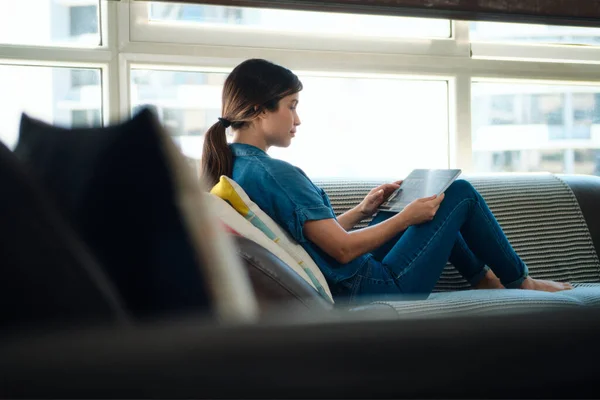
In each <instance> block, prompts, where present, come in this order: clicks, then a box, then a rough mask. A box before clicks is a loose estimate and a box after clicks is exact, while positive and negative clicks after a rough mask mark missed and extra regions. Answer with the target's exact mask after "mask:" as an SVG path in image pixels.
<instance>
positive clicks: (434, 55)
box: [0, 0, 600, 179]
mask: <svg viewBox="0 0 600 400" xmlns="http://www.w3.org/2000/svg"><path fill="white" fill-rule="evenodd" d="M34 10H35V12H34ZM102 36H106V37H105V39H106V40H101V39H102ZM253 57H256V58H266V59H269V60H272V61H274V62H277V63H279V64H281V65H283V66H286V67H288V68H290V69H292V70H293V71H294V72H296V73H297V74H299V75H300V76H301V78H302V79H303V81H304V83H305V90H304V91H303V93H301V96H300V97H301V103H300V106H299V108H298V111H299V113H300V117H301V118H302V121H303V124H302V127H300V129H299V131H298V135H297V136H296V138H295V139H294V145H293V146H292V147H290V148H289V149H285V150H281V149H272V154H273V156H277V157H280V158H284V159H286V160H288V161H290V162H292V163H294V164H296V165H298V166H300V167H302V168H303V169H304V170H305V171H306V172H307V173H308V174H309V175H310V176H311V177H315V178H316V177H348V176H350V177H353V178H368V177H374V178H378V179H380V178H389V179H398V178H401V177H402V176H404V175H405V174H406V173H408V171H410V170H411V169H413V168H416V167H440V168H447V167H451V168H454V167H456V168H461V169H463V171H465V173H477V172H490V171H504V172H510V171H515V172H517V171H519V172H523V171H550V172H566V173H570V172H577V173H593V174H597V175H600V167H599V166H600V128H598V127H599V125H600V74H599V71H600V68H598V66H599V65H600V29H598V28H577V27H560V26H542V25H531V24H500V23H491V22H477V23H470V22H464V21H449V20H439V19H425V18H405V17H389V16H374V15H352V14H342V13H326V12H302V11H286V10H275V9H264V8H244V7H237V6H229V7H224V6H215V5H207V4H206V5H201V4H189V3H185V2H183V1H181V2H180V3H176V2H172V1H137V0H121V1H111V0H6V1H3V0H1V1H0V139H1V140H3V141H5V142H7V143H8V144H9V145H11V146H12V145H14V143H15V141H16V135H17V131H18V124H19V115H20V113H21V112H22V111H27V112H29V113H30V114H32V115H33V116H34V117H38V118H40V119H43V120H45V121H47V122H53V123H57V124H62V125H67V126H71V125H85V126H90V125H99V124H101V123H102V122H105V121H120V120H123V119H125V118H128V117H129V116H130V115H131V114H132V113H135V112H137V110H139V109H140V108H141V107H143V106H150V107H152V108H153V109H154V110H155V111H156V113H157V114H158V116H159V118H160V119H161V121H162V122H163V123H164V125H165V126H166V128H167V129H168V132H169V133H170V135H171V136H172V138H173V140H174V142H175V143H177V145H178V146H179V147H180V148H181V149H182V151H183V153H184V154H185V155H187V156H188V157H189V158H190V160H195V161H194V162H196V163H197V161H198V160H199V159H200V157H201V150H202V143H203V136H204V133H205V132H206V131H207V130H208V128H209V127H210V126H211V125H212V124H214V123H215V121H216V120H217V118H218V117H219V116H220V112H221V110H220V108H221V87H222V85H223V82H224V80H225V77H226V76H227V73H228V72H229V71H230V70H231V69H232V68H233V67H235V66H236V65H237V64H238V63H239V62H241V61H242V60H244V59H247V58H253ZM561 82H562V83H561Z"/></svg>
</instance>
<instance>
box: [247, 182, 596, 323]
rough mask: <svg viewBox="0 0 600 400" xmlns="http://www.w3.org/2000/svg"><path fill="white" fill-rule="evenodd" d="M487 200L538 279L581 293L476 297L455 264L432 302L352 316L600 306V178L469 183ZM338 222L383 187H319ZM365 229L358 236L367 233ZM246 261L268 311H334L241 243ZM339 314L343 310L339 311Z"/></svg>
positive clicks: (402, 303)
mask: <svg viewBox="0 0 600 400" xmlns="http://www.w3.org/2000/svg"><path fill="white" fill-rule="evenodd" d="M461 179H467V180H468V181H470V182H471V183H472V184H473V186H474V187H475V188H476V189H477V190H478V191H479V192H480V193H481V194H482V196H483V197H484V199H485V200H486V201H487V203H488V204H489V206H490V209H491V210H492V212H493V213H494V215H495V216H496V218H497V219H498V221H499V223H500V225H501V226H502V228H503V230H504V232H505V233H506V235H507V237H508V238H509V240H510V242H511V244H512V245H513V247H514V248H515V250H516V251H517V253H518V254H519V255H520V256H521V258H523V260H524V261H525V262H526V264H527V265H528V267H529V270H530V274H531V276H533V277H534V278H540V279H552V280H557V281H562V282H571V283H572V284H573V286H574V287H575V289H574V290H571V291H565V292H562V293H545V292H534V291H523V290H469V289H470V287H469V285H468V283H467V282H466V281H465V280H464V279H463V278H462V277H461V276H460V275H459V274H458V272H457V271H456V269H455V268H454V267H453V266H452V265H451V264H448V265H447V267H446V269H445V271H444V273H443V275H442V277H441V278H440V280H439V282H438V284H437V286H436V288H435V291H434V293H433V294H431V295H430V296H429V298H428V299H427V300H411V299H410V298H404V299H398V300H397V301H375V302H369V304H363V305H360V306H357V307H353V308H351V309H350V310H351V311H361V312H370V311H375V310H376V311H377V313H378V314H380V315H387V316H389V317H391V318H407V317H414V316H419V317H430V316H435V315H444V314H461V315H477V314H488V315H489V314H501V313H514V312H519V311H532V310H539V311H547V310H553V309H565V308H566V309H570V308H579V307H585V306H595V305H600V262H599V260H598V253H597V252H598V249H600V211H599V210H598V208H597V204H600V177H595V176H584V175H555V174H550V173H528V174H527V173H513V174H487V175H464V176H462V177H461ZM315 183H316V184H317V185H318V186H320V187H322V188H323V189H324V190H325V191H326V192H327V193H328V195H329V197H330V199H331V202H332V205H333V207H334V209H335V212H336V214H337V215H339V214H341V213H343V212H345V211H347V210H348V209H350V208H351V207H353V206H355V205H356V204H358V203H359V202H360V201H361V200H362V199H363V198H364V196H365V195H366V194H367V193H368V191H369V190H370V189H372V188H373V187H376V186H378V185H379V184H381V183H383V182H381V181H377V180H373V181H353V180H317V181H316V182H315ZM368 223H369V220H365V221H362V223H361V224H359V225H358V226H357V227H356V228H355V229H359V228H361V227H364V226H366V225H367V224H368ZM238 244H239V249H238V252H239V254H240V256H241V257H242V258H243V259H244V260H245V264H246V267H247V268H248V271H249V276H250V278H251V280H252V282H253V285H254V288H255V291H256V293H257V296H258V299H259V301H260V302H261V303H262V305H263V308H265V307H268V306H269V304H271V305H273V304H277V303H281V302H284V303H286V304H288V305H292V304H293V305H295V306H296V307H297V308H302V307H304V308H307V309H313V310H319V311H322V310H325V309H333V308H336V307H337V306H336V305H335V304H330V303H328V302H326V301H323V300H322V299H321V298H320V296H318V294H317V293H316V291H315V290H314V289H313V288H311V287H309V285H307V284H306V282H305V281H304V280H303V279H299V278H298V276H297V274H296V273H294V272H293V271H291V270H290V268H289V267H287V266H286V264H285V263H281V262H278V259H277V257H274V256H272V255H269V254H267V253H268V252H265V250H264V249H261V248H260V246H258V245H256V244H255V243H252V241H249V240H244V239H243V238H238ZM337 308H339V307H337Z"/></svg>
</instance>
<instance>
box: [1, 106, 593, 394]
mask: <svg viewBox="0 0 600 400" xmlns="http://www.w3.org/2000/svg"><path fill="white" fill-rule="evenodd" d="M183 161H184V160H183V158H182V157H181V155H180V154H177V152H176V151H175V150H174V148H173V145H172V143H171V142H170V140H169V138H168V137H167V136H166V134H165V133H164V132H163V130H162V129H161V127H160V126H159V124H158V122H157V119H156V117H155V116H153V115H151V114H149V113H148V112H142V113H140V114H139V115H138V116H136V117H135V118H133V119H132V120H131V121H125V122H124V123H123V124H120V125H116V126H113V127H108V128H101V129H92V130H88V129H73V130H71V129H63V128H58V127H52V126H49V125H47V124H44V123H43V122H41V121H35V120H31V119H29V118H27V117H25V116H24V118H23V122H22V129H21V136H20V140H19V145H18V146H17V149H15V152H14V153H13V152H11V151H10V150H8V149H7V148H6V147H4V146H2V145H1V144H0V183H1V184H2V188H3V195H2V196H0V216H1V217H2V221H3V223H2V224H0V244H1V245H0V260H2V262H1V263H0V269H1V270H2V273H3V279H2V280H0V299H1V300H2V301H0V307H1V310H2V312H0V322H1V323H0V393H1V395H2V397H6V398H233V397H236V398H284V397H285V398H288V397H298V398H299V397H321V398H367V397H368V398H399V397H409V398H417V397H419V398H442V397H443V398H483V397H485V398H507V397H516V396H518V397H521V398H526V397H527V398H529V397H535V398H540V397H545V398H564V397H571V398H572V397H575V396H576V397H579V398H584V397H586V398H589V397H592V398H593V397H597V396H598V394H599V393H600V387H599V386H598V380H597V371H596V368H595V367H594V365H595V364H593V363H594V360H595V359H597V358H598V357H599V356H600V348H599V347H598V346H597V338H598V335H600V318H598V317H599V316H600V310H598V308H597V307H595V305H596V304H597V299H598V296H597V292H596V287H597V285H598V282H599V279H598V259H597V249H598V245H599V243H600V242H599V240H598V239H599V238H600V235H599V233H600V232H599V229H600V224H598V222H599V220H598V218H599V217H598V215H597V211H596V204H597V201H598V199H600V182H599V179H600V178H596V177H589V176H555V175H550V174H535V175H504V176H483V177H480V176H466V177H465V178H467V179H469V180H470V181H471V182H473V184H474V185H475V186H476V187H477V188H478V189H479V190H480V191H481V193H482V194H483V195H484V197H485V198H486V200H487V201H488V202H489V204H490V206H491V208H492V209H493V211H494V212H495V213H496V215H497V217H498V219H499V220H500V222H501V224H502V226H503V227H504V229H505V230H506V232H507V234H508V235H509V237H510V239H511V241H512V242H513V244H514V245H515V248H516V249H517V251H518V252H519V253H520V254H521V256H522V257H523V258H524V259H525V260H526V261H527V263H528V264H529V266H530V269H531V271H532V274H533V275H534V276H539V277H550V278H556V279H560V280H569V281H572V282H575V283H576V285H577V289H576V290H574V291H572V292H569V293H562V294H553V295H550V294H544V293H527V292H524V291H493V293H492V292H488V291H477V292H475V291H469V290H464V289H466V285H465V283H464V282H463V281H462V280H461V279H460V277H458V276H457V275H456V273H455V272H454V271H453V269H452V267H451V266H448V268H447V271H446V272H445V274H444V277H443V278H442V279H441V280H440V283H439V285H438V287H437V289H436V293H434V294H433V295H432V296H430V298H429V299H427V300H423V301H418V302H417V301H410V300H407V299H399V300H398V301H394V302H370V303H369V304H364V305H360V306H358V307H353V308H351V309H348V308H345V307H343V306H341V305H339V304H336V303H334V302H328V301H325V300H324V298H323V297H322V296H320V295H318V292H317V291H316V290H315V289H314V287H312V286H311V285H310V284H309V283H308V282H307V281H306V280H305V279H303V278H302V277H301V276H300V275H299V274H298V273H297V272H296V271H295V270H294V269H293V268H290V267H289V266H288V265H287V264H286V263H285V262H283V261H282V259H280V258H279V257H277V256H275V255H274V253H273V252H271V251H268V250H267V249H266V247H263V246H260V245H258V244H257V242H256V241H254V240H251V239H249V238H247V237H244V236H243V235H231V234H229V235H227V234H225V233H224V230H223V229H221V228H222V227H221V226H219V221H218V219H217V218H215V213H214V212H215V210H214V209H213V208H211V206H210V204H209V203H208V202H206V201H205V200H206V197H205V196H206V191H205V189H206V188H203V187H201V186H200V185H199V184H198V182H197V181H194V179H192V178H191V176H192V174H190V173H188V172H189V171H187V170H186V168H185V166H184V164H185V163H184V162H183ZM377 183H378V182H351V181H344V182H341V181H327V182H319V184H320V185H321V186H322V187H324V188H325V190H327V192H328V193H329V195H330V197H331V199H332V200H333V203H334V205H335V208H336V212H338V213H339V212H343V210H344V209H345V208H347V207H349V206H350V205H353V204H355V203H356V202H357V201H358V200H359V199H361V198H362V196H363V195H364V194H365V193H366V191H367V190H368V189H369V188H371V187H372V186H374V185H375V184H377ZM366 222H367V221H365V223H366ZM282 257H283V256H282ZM283 258H285V257H283ZM539 311H547V312H539ZM473 377H475V378H473Z"/></svg>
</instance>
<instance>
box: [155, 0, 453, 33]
mask: <svg viewBox="0 0 600 400" xmlns="http://www.w3.org/2000/svg"><path fill="white" fill-rule="evenodd" d="M149 20H150V21H161V22H167V21H168V22H170V23H195V24H202V25H229V26H231V25H238V26H245V27H251V28H256V29H260V30H268V31H284V32H302V33H312V34H315V33H318V34H336V35H352V36H389V37H439V38H448V37H450V33H451V29H450V21H447V20H436V19H424V18H400V17H386V16H373V15H358V14H341V13H324V12H306V11H289V10H274V9H259V8H239V7H224V6H212V5H190V4H172V3H160V2H152V3H151V4H150V7H149Z"/></svg>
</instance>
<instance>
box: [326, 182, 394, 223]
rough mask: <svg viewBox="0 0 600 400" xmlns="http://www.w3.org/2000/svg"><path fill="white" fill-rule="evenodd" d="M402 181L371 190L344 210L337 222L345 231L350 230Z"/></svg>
mask: <svg viewBox="0 0 600 400" xmlns="http://www.w3.org/2000/svg"><path fill="white" fill-rule="evenodd" d="M401 183H402V181H397V182H394V183H386V184H384V185H381V186H379V187H376V188H375V189H373V190H371V191H370V192H369V194H368V195H367V196H366V197H365V198H364V200H363V201H361V203H360V204H359V205H357V206H356V207H354V208H353V209H351V210H348V211H346V212H345V213H344V214H342V215H340V216H339V217H338V218H337V219H338V222H339V224H340V225H341V226H342V228H344V229H345V230H346V231H349V230H351V229H352V228H354V227H355V226H356V224H358V223H359V222H360V221H362V220H363V219H365V218H367V217H370V216H372V215H373V214H374V213H375V211H376V210H377V207H379V206H380V205H381V203H383V202H384V201H385V199H387V198H388V197H389V196H390V195H391V194H392V193H394V191H395V190H396V189H398V188H399V187H400V184H401Z"/></svg>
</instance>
